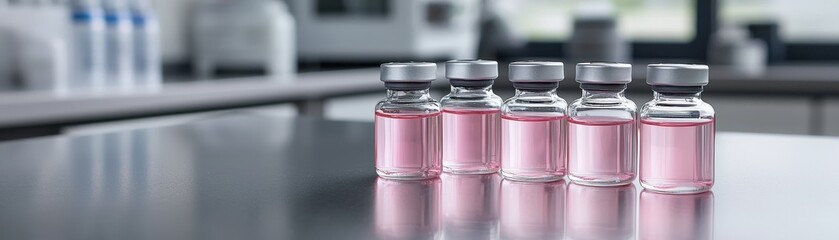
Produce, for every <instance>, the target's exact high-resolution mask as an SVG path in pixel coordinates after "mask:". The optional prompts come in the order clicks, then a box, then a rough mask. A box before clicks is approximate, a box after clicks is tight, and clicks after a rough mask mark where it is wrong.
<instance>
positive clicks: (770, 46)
mask: <svg viewBox="0 0 839 240" xmlns="http://www.w3.org/2000/svg"><path fill="white" fill-rule="evenodd" d="M748 29H749V35H751V37H752V38H756V39H760V40H763V41H764V42H766V58H767V59H766V60H767V63H769V64H773V63H780V62H783V61H784V59H785V58H786V49H785V48H786V47H785V46H784V41H783V40H782V39H781V30H780V26H779V25H778V23H777V22H763V23H751V24H749V25H748Z"/></svg>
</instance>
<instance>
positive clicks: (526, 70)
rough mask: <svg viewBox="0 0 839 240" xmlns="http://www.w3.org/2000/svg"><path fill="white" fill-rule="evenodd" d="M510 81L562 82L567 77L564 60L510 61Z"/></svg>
mask: <svg viewBox="0 0 839 240" xmlns="http://www.w3.org/2000/svg"><path fill="white" fill-rule="evenodd" d="M509 71H510V74H509V78H510V82H514V83H515V82H549V83H550V82H561V81H562V80H563V79H565V65H564V64H563V63H562V62H549V61H521V62H513V63H510V67H509Z"/></svg>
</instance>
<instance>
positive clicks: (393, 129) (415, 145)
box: [376, 112, 442, 179]
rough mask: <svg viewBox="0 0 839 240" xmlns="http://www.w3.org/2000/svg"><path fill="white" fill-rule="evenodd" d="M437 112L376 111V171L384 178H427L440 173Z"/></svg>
mask: <svg viewBox="0 0 839 240" xmlns="http://www.w3.org/2000/svg"><path fill="white" fill-rule="evenodd" d="M440 124H441V121H440V113H439V112H437V113H430V114H421V115H405V114H399V115H397V114H387V113H383V112H376V172H377V173H378V174H379V176H381V177H384V178H399V179H427V178H434V177H437V176H439V175H440V171H441V166H440V158H441V157H442V156H441V150H440V148H441V146H440V140H441V139H440Z"/></svg>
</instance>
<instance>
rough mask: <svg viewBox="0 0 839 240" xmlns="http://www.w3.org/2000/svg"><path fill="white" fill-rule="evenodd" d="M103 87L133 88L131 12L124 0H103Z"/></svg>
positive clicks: (110, 88)
mask: <svg viewBox="0 0 839 240" xmlns="http://www.w3.org/2000/svg"><path fill="white" fill-rule="evenodd" d="M103 6H104V9H105V81H104V86H105V89H108V90H122V91H124V90H130V89H132V88H133V86H134V83H133V78H134V71H133V63H132V62H133V61H134V57H133V44H132V41H133V37H132V28H133V27H132V23H131V13H130V12H129V11H128V3H127V2H126V0H104V2H103Z"/></svg>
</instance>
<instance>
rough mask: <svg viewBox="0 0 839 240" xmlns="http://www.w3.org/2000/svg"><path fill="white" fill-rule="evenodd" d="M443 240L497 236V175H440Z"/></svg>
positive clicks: (498, 181)
mask: <svg viewBox="0 0 839 240" xmlns="http://www.w3.org/2000/svg"><path fill="white" fill-rule="evenodd" d="M441 179H442V181H443V235H444V237H445V239H491V238H493V236H496V235H497V234H498V231H497V220H498V187H499V186H498V185H499V183H500V182H501V177H500V176H498V174H484V175H454V174H443V175H442V176H441Z"/></svg>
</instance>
